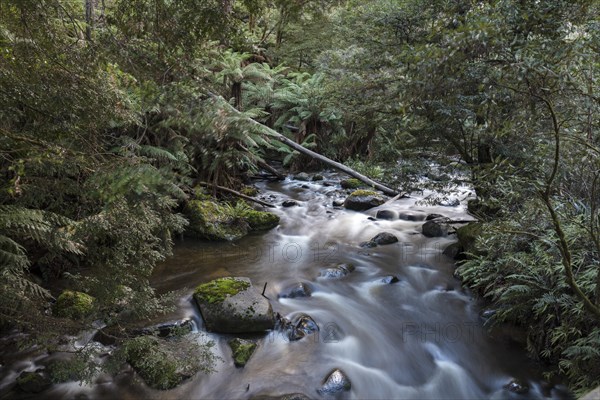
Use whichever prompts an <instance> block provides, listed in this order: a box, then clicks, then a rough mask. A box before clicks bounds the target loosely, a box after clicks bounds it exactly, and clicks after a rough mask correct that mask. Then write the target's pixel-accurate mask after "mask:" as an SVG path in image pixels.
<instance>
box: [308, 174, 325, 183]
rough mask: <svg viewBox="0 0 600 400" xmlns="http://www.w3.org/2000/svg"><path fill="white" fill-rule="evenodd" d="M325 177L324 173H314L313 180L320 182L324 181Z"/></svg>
mask: <svg viewBox="0 0 600 400" xmlns="http://www.w3.org/2000/svg"><path fill="white" fill-rule="evenodd" d="M323 179H324V178H323V175H321V174H314V175H313V177H312V179H311V180H312V181H313V182H319V181H322V180H323Z"/></svg>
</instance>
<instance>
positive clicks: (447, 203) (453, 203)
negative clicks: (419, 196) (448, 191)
mask: <svg viewBox="0 0 600 400" xmlns="http://www.w3.org/2000/svg"><path fill="white" fill-rule="evenodd" d="M438 205H440V206H442V207H457V206H459V205H460V200H459V199H457V198H456V197H450V198H444V199H442V200H440V201H438Z"/></svg>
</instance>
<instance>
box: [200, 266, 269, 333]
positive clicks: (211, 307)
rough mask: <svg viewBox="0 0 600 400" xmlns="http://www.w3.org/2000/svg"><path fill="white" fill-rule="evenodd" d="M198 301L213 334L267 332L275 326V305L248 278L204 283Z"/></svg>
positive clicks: (223, 279) (221, 279) (207, 325)
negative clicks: (273, 306) (273, 307)
mask: <svg viewBox="0 0 600 400" xmlns="http://www.w3.org/2000/svg"><path fill="white" fill-rule="evenodd" d="M194 299H195V300H196V303H197V304H198V307H200V312H201V313H202V317H203V318H204V322H205V324H206V329H207V330H208V331H211V332H219V333H251V332H264V331H266V330H269V329H273V327H274V325H275V317H274V315H273V309H272V307H271V303H269V301H268V300H267V299H266V298H265V297H263V296H261V294H260V293H259V291H258V290H257V289H256V288H255V287H254V286H252V284H251V282H250V279H248V278H243V277H229V278H220V279H215V280H213V281H210V282H208V283H204V284H201V285H199V286H198V287H196V290H195V291H194Z"/></svg>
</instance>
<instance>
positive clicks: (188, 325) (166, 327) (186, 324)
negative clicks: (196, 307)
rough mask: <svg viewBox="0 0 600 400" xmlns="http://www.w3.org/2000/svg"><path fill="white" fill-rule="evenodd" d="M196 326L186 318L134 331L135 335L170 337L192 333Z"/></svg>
mask: <svg viewBox="0 0 600 400" xmlns="http://www.w3.org/2000/svg"><path fill="white" fill-rule="evenodd" d="M193 327H194V325H193V323H192V320H191V319H190V318H184V319H180V320H176V321H169V322H164V323H162V324H158V325H154V326H149V327H146V328H142V329H138V330H135V331H134V334H135V335H155V336H158V337H168V336H176V335H182V334H186V333H189V332H191V331H192V329H193Z"/></svg>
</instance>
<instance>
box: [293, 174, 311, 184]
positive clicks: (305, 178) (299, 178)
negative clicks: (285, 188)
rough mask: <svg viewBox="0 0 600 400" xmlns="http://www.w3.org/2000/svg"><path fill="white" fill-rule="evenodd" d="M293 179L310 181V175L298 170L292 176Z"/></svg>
mask: <svg viewBox="0 0 600 400" xmlns="http://www.w3.org/2000/svg"><path fill="white" fill-rule="evenodd" d="M294 179H295V180H297V181H304V182H308V181H310V176H309V175H308V174H307V173H306V172H300V173H299V174H297V175H296V176H294Z"/></svg>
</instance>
